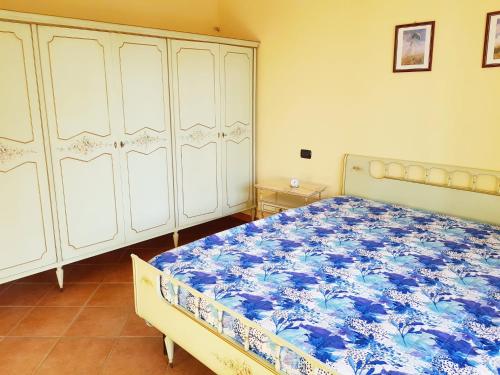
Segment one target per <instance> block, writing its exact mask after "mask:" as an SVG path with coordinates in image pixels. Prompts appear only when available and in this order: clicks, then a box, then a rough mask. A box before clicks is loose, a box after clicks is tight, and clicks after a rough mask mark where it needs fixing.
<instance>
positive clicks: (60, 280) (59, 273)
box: [56, 267, 64, 289]
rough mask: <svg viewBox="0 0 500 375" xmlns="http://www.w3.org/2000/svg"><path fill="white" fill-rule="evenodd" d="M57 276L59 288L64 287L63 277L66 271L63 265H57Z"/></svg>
mask: <svg viewBox="0 0 500 375" xmlns="http://www.w3.org/2000/svg"><path fill="white" fill-rule="evenodd" d="M56 276H57V283H58V284H59V288H61V289H62V288H63V279H64V271H63V269H62V267H57V268H56Z"/></svg>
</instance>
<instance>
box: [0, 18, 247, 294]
mask: <svg viewBox="0 0 500 375" xmlns="http://www.w3.org/2000/svg"><path fill="white" fill-rule="evenodd" d="M0 12H4V11H0ZM11 13H12V12H11ZM26 17H28V16H26ZM39 17H43V16H39ZM58 20H59V21H60V22H61V23H63V24H64V19H58ZM81 22H84V21H81ZM41 23H45V22H41ZM99 25H100V26H101V27H100V29H102V27H103V26H108V25H106V24H99ZM109 28H110V30H109V31H105V30H101V31H94V30H90V29H95V27H88V29H87V28H86V29H84V28H78V27H63V26H42V25H37V24H36V22H32V23H31V24H30V23H28V22H25V23H19V22H0V189H1V191H0V210H1V216H0V282H3V281H8V280H11V279H14V278H18V277H22V276H26V275H28V274H30V273H35V272H38V271H42V270H45V269H48V268H57V269H58V277H59V281H60V284H61V285H62V266H63V265H64V264H67V263H70V262H73V261H76V260H79V259H82V258H85V257H88V256H93V255H96V254H100V253H103V252H106V251H110V250H114V249H117V248H120V247H123V246H126V245H130V244H133V243H136V242H139V241H143V240H146V239H149V238H153V237H156V236H159V235H164V234H168V233H177V231H178V230H179V229H182V228H186V227H189V226H192V225H195V224H199V223H202V222H206V221H208V220H212V219H215V218H218V217H221V216H224V215H229V214H232V213H236V212H240V211H244V210H247V209H250V208H252V207H253V205H254V202H253V182H254V157H253V155H254V152H253V150H254V142H253V134H254V79H255V74H254V71H255V70H254V49H255V46H239V45H237V41H232V40H231V42H232V43H233V44H229V43H228V44H222V43H218V42H217V38H215V40H213V39H214V38H209V37H207V38H209V39H210V40H208V41H200V39H202V38H203V37H201V36H196V37H195V38H194V39H197V40H196V41H193V40H185V39H189V38H184V39H183V40H177V39H171V38H169V36H168V35H166V36H164V35H162V33H168V32H164V31H161V30H157V32H158V34H159V35H157V36H151V35H155V34H154V31H155V30H151V29H148V31H149V32H148V36H144V35H134V33H132V32H128V33H124V32H117V30H116V28H119V27H118V26H115V25H109ZM132 29H133V28H132ZM127 31H130V30H129V29H127ZM141 31H142V29H141ZM141 34H142V33H141ZM188 35H189V34H188Z"/></svg>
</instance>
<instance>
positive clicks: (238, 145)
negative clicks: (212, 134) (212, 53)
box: [220, 45, 253, 215]
mask: <svg viewBox="0 0 500 375" xmlns="http://www.w3.org/2000/svg"><path fill="white" fill-rule="evenodd" d="M220 48H221V54H220V56H221V92H222V95H221V107H222V110H221V113H222V179H223V184H222V186H223V192H224V195H223V196H224V199H223V212H224V214H226V215H227V214H231V213H234V212H238V211H242V210H245V209H246V208H249V207H251V206H252V204H253V193H252V191H253V50H252V49H251V48H244V47H236V46H226V45H221V47H220Z"/></svg>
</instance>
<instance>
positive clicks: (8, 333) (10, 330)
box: [5, 306, 36, 337]
mask: <svg viewBox="0 0 500 375" xmlns="http://www.w3.org/2000/svg"><path fill="white" fill-rule="evenodd" d="M6 307H17V306H6ZM30 307H31V308H30V309H29V310H28V311H27V312H26V313H25V314H24V315H23V317H22V318H21V319H19V321H18V322H17V323H16V324H14V326H13V327H11V328H10V329H9V331H8V332H7V334H6V335H5V337H12V336H9V335H10V333H11V332H12V331H14V330H15V329H16V328H17V327H19V325H20V324H21V322H22V321H23V320H24V319H26V317H27V316H28V315H29V314H31V312H32V311H33V310H34V309H35V307H36V306H30Z"/></svg>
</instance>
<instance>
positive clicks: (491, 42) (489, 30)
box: [483, 12, 500, 68]
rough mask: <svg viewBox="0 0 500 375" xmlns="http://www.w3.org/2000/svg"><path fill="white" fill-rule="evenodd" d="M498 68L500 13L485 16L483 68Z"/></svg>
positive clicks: (499, 59)
mask: <svg viewBox="0 0 500 375" xmlns="http://www.w3.org/2000/svg"><path fill="white" fill-rule="evenodd" d="M493 66H500V12H492V13H488V14H487V15H486V32H485V36H484V53H483V68H491V67H493Z"/></svg>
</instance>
